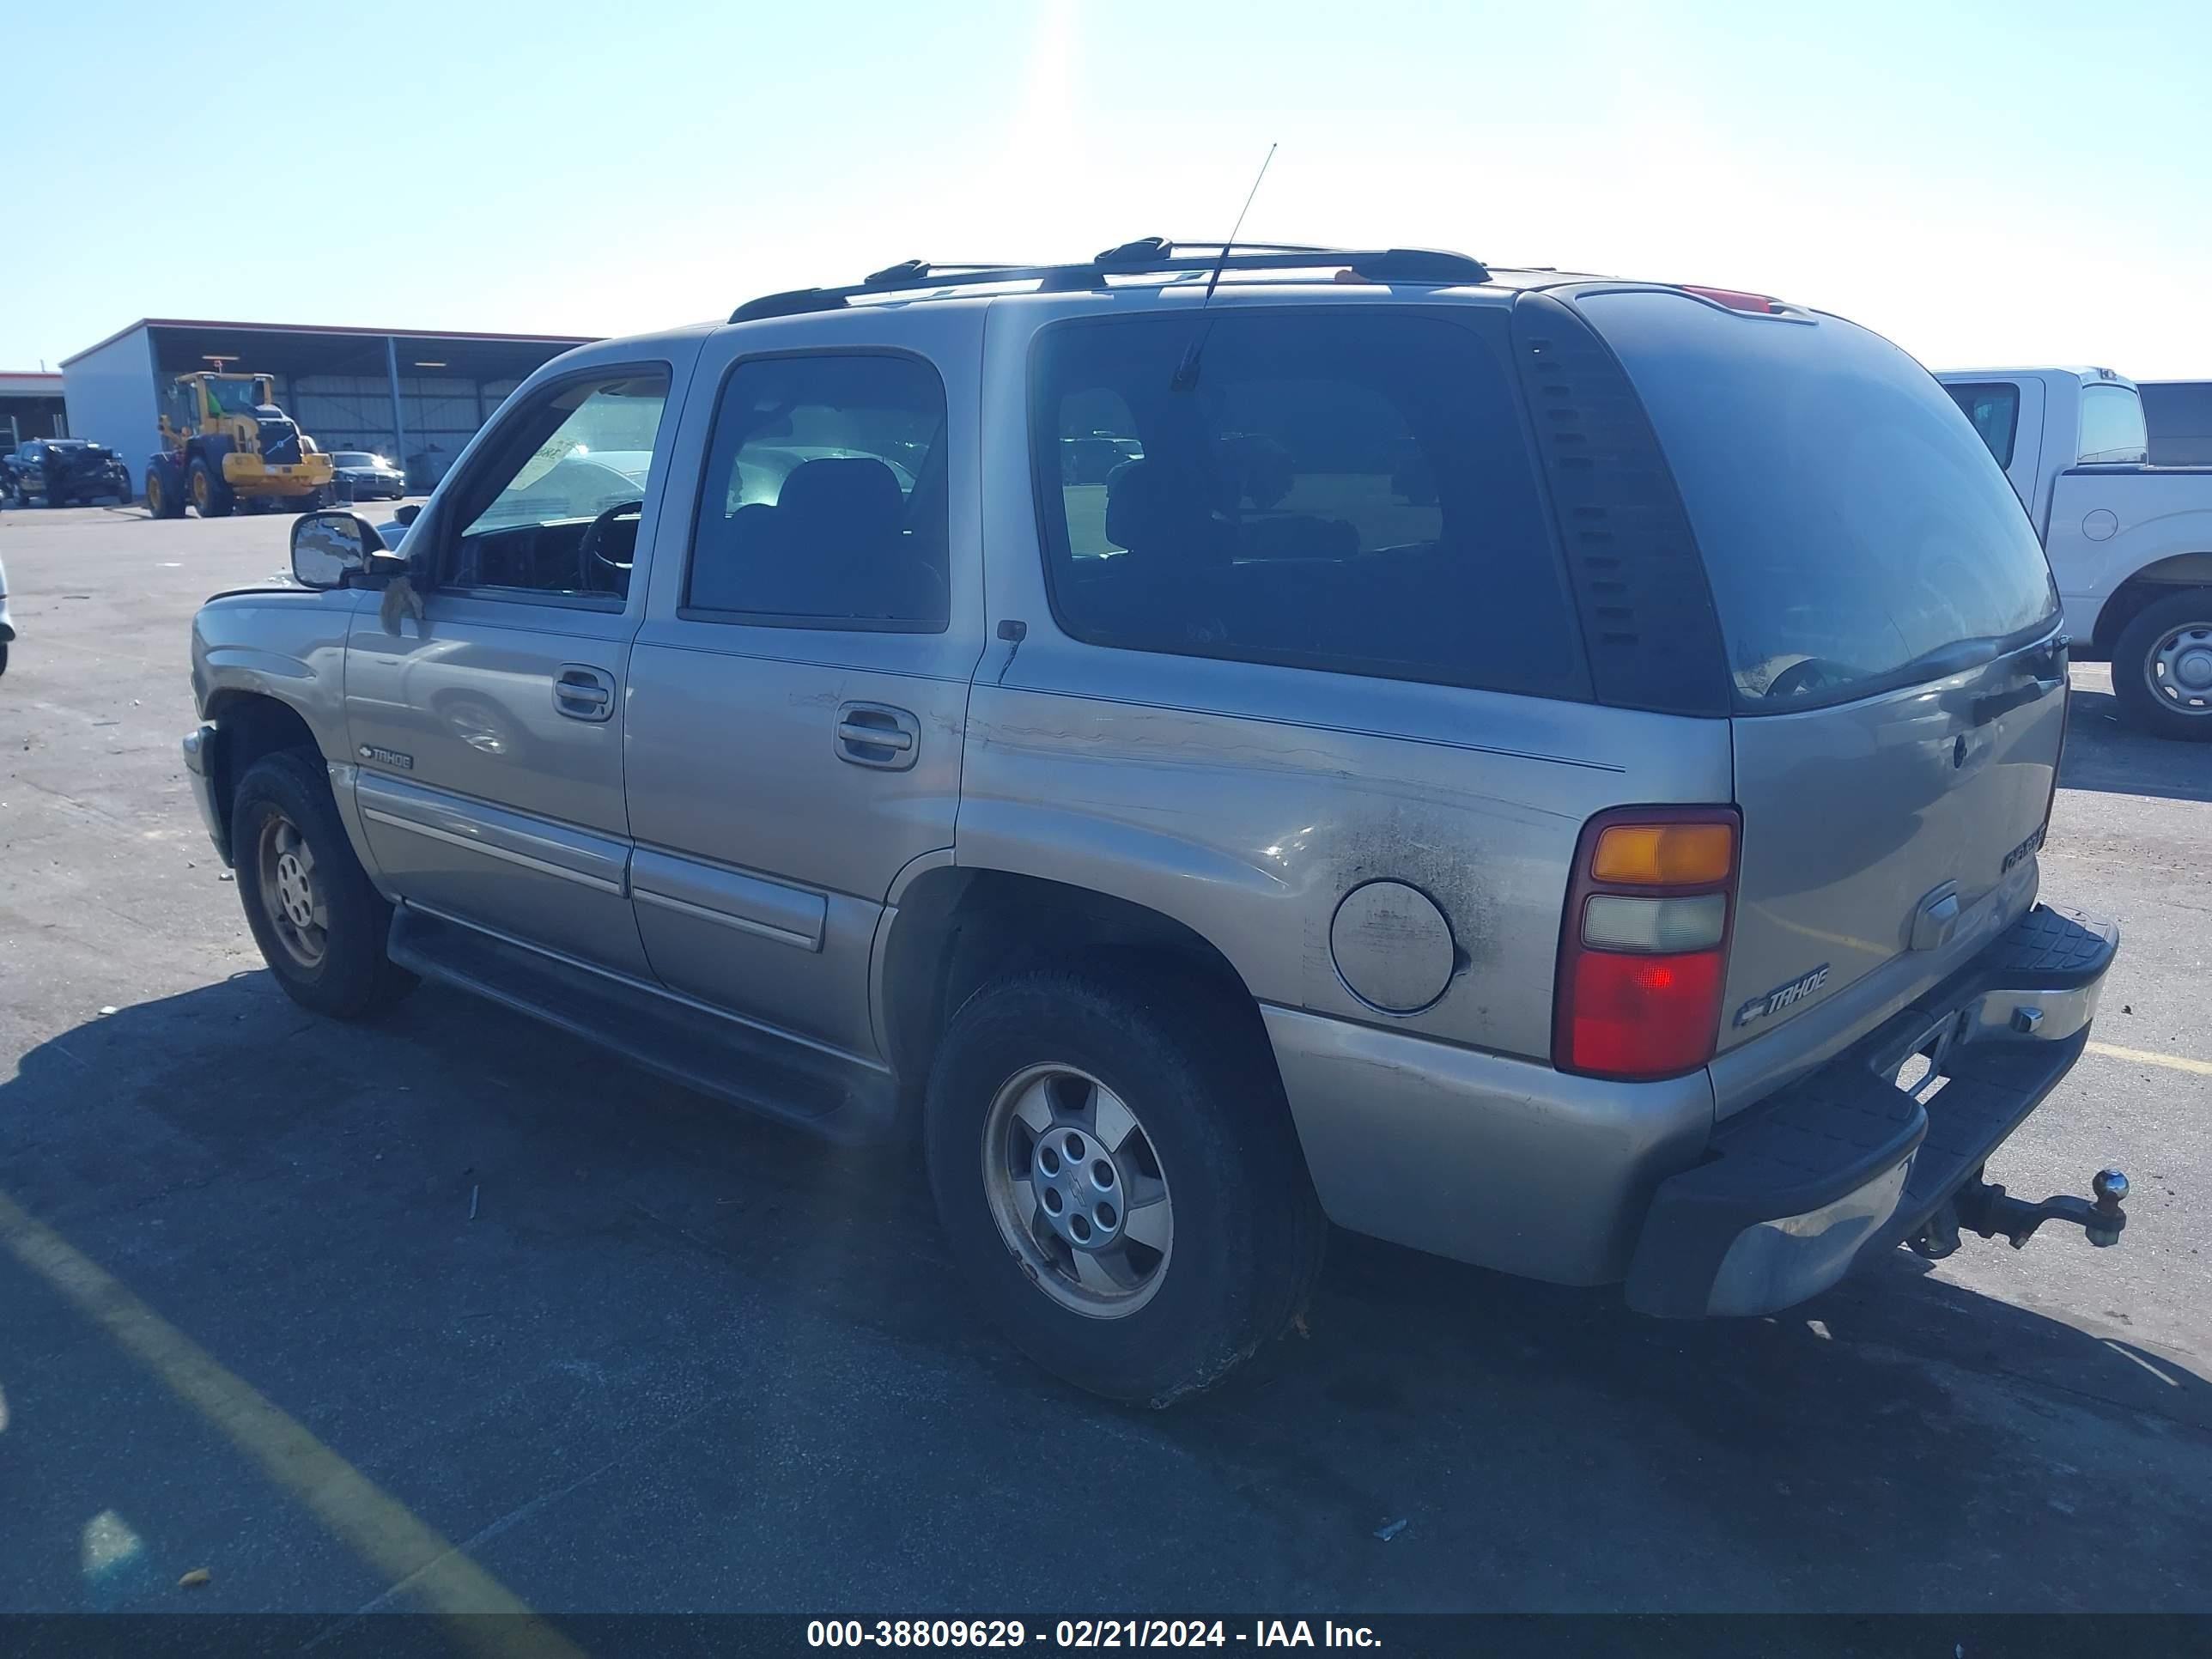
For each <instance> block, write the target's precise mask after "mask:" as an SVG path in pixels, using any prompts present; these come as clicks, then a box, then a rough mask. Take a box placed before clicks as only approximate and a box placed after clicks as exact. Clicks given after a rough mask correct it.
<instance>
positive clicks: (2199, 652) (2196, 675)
mask: <svg viewBox="0 0 2212 1659" xmlns="http://www.w3.org/2000/svg"><path fill="white" fill-rule="evenodd" d="M2112 695H2113V696H2115V697H2116V698H2118V701H2119V705H2120V712H2121V713H2122V714H2125V715H2126V716H2127V717H2128V720H2130V722H2131V723H2132V724H2133V725H2135V726H2137V727H2139V728H2140V729H2142V730H2143V731H2145V732H2149V733H2151V734H2152V735H2153V736H2154V737H2160V738H2179V739H2182V740H2184V741H2194V742H2197V743H2208V742H2212V587H2192V588H2188V589H2185V590H2184V591H2183V592H2178V593H2175V594H2172V596H2170V597H2169V598H2166V599H2160V600H2158V601H2157V602H2156V603H2155V604H2153V605H2145V606H2144V607H2143V608H2142V610H2141V611H2137V612H2136V615H2135V619H2134V620H2133V621H2131V622H2130V623H2128V625H2127V626H2126V627H2125V628H2124V629H2121V630H2120V637H2119V638H2118V640H2117V641H2114V642H2113V645H2112Z"/></svg>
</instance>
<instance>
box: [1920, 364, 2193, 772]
mask: <svg viewBox="0 0 2212 1659" xmlns="http://www.w3.org/2000/svg"><path fill="white" fill-rule="evenodd" d="M1936 379H1937V380H1941V381H1942V383H1943V385H1944V387H1945V389H1946V390H1948V392H1950V394H1951V396H1952V398H1953V399H1954V401H1955V402H1956V403H1957V404H1958V405H1959V407H1960V409H1962V410H1965V411H1966V417H1967V419H1969V420H1971V421H1972V422H1973V423H1974V428H1975V430H1976V431H1978V432H1979V433H1980V434H1981V435H1982V438H1983V440H1984V442H1986V443H1987V444H1988V445H1989V447H1990V451H1991V453H1994V454H1995V455H1996V458H1997V463H1998V465H2001V466H2002V467H2003V468H2004V470H2005V475H2006V476H2007V477H2009V478H2010V479H2011V480H2012V485H2013V488H2014V489H2016V490H2018V491H2019V492H2020V498H2021V501H2022V502H2024V503H2025V504H2026V506H2027V516H2028V518H2029V519H2030V520H2033V523H2034V526H2035V533H2036V534H2037V535H2038V536H2039V537H2040V538H2042V541H2043V545H2044V549H2045V551H2046V552H2047V553H2048V554H2049V555H2050V557H2051V571H2052V574H2055V575H2056V576H2057V579H2058V594H2059V598H2060V599H2062V600H2063V602H2064V605H2065V607H2066V627H2067V631H2068V632H2069V633H2070V634H2071V635H2073V637H2074V655H2075V658H2076V659H2091V660H2094V659H2107V660H2109V661H2110V662H2111V663H2112V691H2113V694H2114V695H2115V696H2117V697H2118V699H2119V703H2120V708H2121V709H2122V711H2123V712H2124V714H2126V715H2127V716H2128V717H2129V719H2130V720H2133V721H2134V722H2135V723H2136V725H2137V726H2141V727H2142V728H2143V729H2144V730H2146V731H2148V732H2155V733H2156V734H2158V735H2159V736H2160V737H2167V738H2195V739H2197V741H2199V742H2205V741H2212V466H2152V465H2149V461H2148V457H2149V453H2150V452H2149V440H2148V436H2147V435H2146V433H2145V429H2144V425H2143V411H2142V398H2141V396H2140V395H2139V394H2138V392H2137V391H2136V384H2135V382H2134V381H2132V380H2125V379H2123V378H2122V377H2121V376H2119V375H2118V374H2113V373H2112V370H2111V369H2109V368H1995V369H1961V370H1957V371H1954V372H1952V373H1948V374H1938V375H1937V376H1936Z"/></svg>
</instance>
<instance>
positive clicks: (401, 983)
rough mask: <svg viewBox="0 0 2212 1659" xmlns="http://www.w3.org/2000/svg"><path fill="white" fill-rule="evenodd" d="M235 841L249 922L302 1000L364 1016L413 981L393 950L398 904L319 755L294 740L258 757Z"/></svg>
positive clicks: (337, 1013)
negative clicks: (390, 940)
mask: <svg viewBox="0 0 2212 1659" xmlns="http://www.w3.org/2000/svg"><path fill="white" fill-rule="evenodd" d="M230 845H231V853H232V856H233V859H234V861H235V862H236V865H237V868H238V896H239V899H240V902H242V903H243V904H244V905H245V907H246V925H247V926H248V927H251V928H252V930H253V939H254V943H256V944H257V945H259V946H260V947H261V955H262V958H263V960H264V961H265V962H267V963H268V964H269V969H270V972H271V973H272V974H274V975H276V982H277V983H278V984H279V985H281V986H283V987H284V990H285V993H286V994H288V995H289V996H290V997H291V999H292V1000H294V1001H295V1002H297V1003H299V1004H300V1005H301V1006H302V1007H306V1008H312V1009H313V1010H314V1011H315V1012H317V1013H319V1014H329V1015H331V1016H333V1017H334V1018H338V1019H358V1018H362V1016H364V1015H367V1014H372V1013H374V1012H378V1011H379V1010H380V1009H382V1008H386V1007H388V1006H391V1005H392V1003H395V1002H397V1001H398V1000H399V999H400V998H401V997H403V996H404V995H406V994H407V993H408V992H409V991H410V990H412V989H414V987H415V976H414V975H411V974H410V973H408V972H407V971H406V970H405V969H401V968H398V967H396V966H394V965H393V963H392V961H391V959H390V958H389V957H386V955H385V953H384V944H385V937H386V933H387V932H388V931H389V930H390V928H391V926H392V907H391V906H390V905H388V904H386V902H384V900H383V898H382V896H380V894H379V893H378V892H377V890H376V889H375V888H374V886H373V885H372V884H370V882H369V879H368V872H366V871H364V870H363V869H362V867H361V860H359V859H357V858H356V857H355V855H354V850H353V843H352V842H349V841H348V840H347V839H346V833H345V827H344V826H343V824H341V823H339V822H338V815H337V807H336V806H335V805H333V804H332V803H331V791H330V784H329V781H328V780H327V779H326V778H325V775H324V772H323V768H322V766H321V764H320V763H319V761H317V760H316V759H314V758H313V757H310V756H309V755H308V754H307V753H306V752H304V751H302V750H295V749H288V750H281V751H279V752H278V753H276V754H274V755H269V756H265V757H263V758H262V759H260V760H258V761H256V762H255V763H253V764H252V766H251V767H249V768H248V769H246V775H245V776H244V777H243V778H241V779H240V780H239V783H238V791H237V793H236V794H235V795H234V796H233V797H232V805H231V814H230Z"/></svg>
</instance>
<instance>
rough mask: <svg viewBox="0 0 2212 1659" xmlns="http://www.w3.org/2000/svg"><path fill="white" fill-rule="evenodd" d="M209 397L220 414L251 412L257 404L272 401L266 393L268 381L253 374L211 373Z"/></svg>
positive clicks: (244, 413) (208, 385)
mask: <svg viewBox="0 0 2212 1659" xmlns="http://www.w3.org/2000/svg"><path fill="white" fill-rule="evenodd" d="M207 389H208V399H209V401H210V403H211V404H214V405H215V410H216V413H217V414H218V415H246V414H250V413H252V410H254V409H255V407H256V406H258V405H259V404H266V403H268V402H270V401H271V400H270V398H268V397H267V396H266V395H264V394H265V393H266V392H267V391H268V382H267V381H265V380H262V379H260V378H259V377H258V375H252V374H210V376H209V377H208V383H207Z"/></svg>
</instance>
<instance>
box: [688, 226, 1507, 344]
mask: <svg viewBox="0 0 2212 1659" xmlns="http://www.w3.org/2000/svg"><path fill="white" fill-rule="evenodd" d="M1217 264H1219V265H1220V266H1221V267H1222V268H1223V269H1224V270H1309V269H1311V268H1312V267H1314V266H1316V265H1339V266H1342V267H1343V268H1345V269H1346V270H1350V271H1351V272H1352V274H1353V275H1354V276H1360V277H1364V278H1365V279H1366V280H1367V281H1369V282H1370V283H1436V284H1437V285H1439V286H1447V287H1456V286H1460V285H1462V284H1473V283H1486V282H1488V281H1489V280H1490V268H1489V267H1488V266H1487V265H1486V264H1483V263H1482V261H1481V260H1480V259H1475V258H1469V257H1468V255H1466V254H1464V253H1452V252H1447V251H1445V250H1443V249H1442V248H1419V247H1389V248H1366V249H1358V248H1330V247H1308V246H1300V245H1299V244H1297V243H1289V242H1232V243H1226V244H1225V243H1221V242H1171V241H1170V240H1167V238H1165V237H1164V236H1146V237H1143V238H1140V239H1139V240H1136V241H1133V242H1124V243H1122V244H1121V246H1118V247H1109V248H1108V249H1106V250H1104V251H1103V252H1101V253H1099V254H1097V256H1096V257H1095V258H1091V260H1089V261H1088V262H1087V263H1085V264H1053V265H992V264H966V265H948V264H931V263H930V262H929V261H928V260H927V259H902V260H901V261H900V262H899V263H898V264H892V265H885V266H884V268H883V269H882V270H878V271H874V272H872V273H871V274H870V275H869V276H866V277H865V278H863V279H862V280H861V281H860V282H859V283H854V284H853V285H851V286H849V287H846V288H799V289H789V290H787V291H786V292H784V293H781V294H764V295H761V297H760V298H758V299H757V300H748V301H745V303H744V304H743V305H741V306H739V307H738V308H737V309H736V310H735V311H733V312H732V313H730V320H731V321H732V322H733V323H745V322H751V321H754V320H756V319H759V318H763V317H795V316H800V315H804V314H805V313H809V312H817V311H841V310H843V309H844V308H845V307H846V306H847V303H848V301H850V300H851V299H853V298H855V297H860V296H866V297H868V298H874V297H877V296H879V295H886V294H896V293H901V292H916V291H921V290H927V291H930V292H936V291H938V290H941V289H951V288H974V287H981V286H987V285H990V284H993V283H1036V285H1037V291H1038V292H1039V293H1042V294H1066V293H1079V292H1081V291H1082V290H1084V289H1097V288H1103V287H1104V286H1105V285H1106V279H1107V278H1108V277H1109V276H1150V275H1156V274H1157V275H1164V274H1168V273H1171V272H1176V271H1207V270H1212V269H1213V268H1214V266H1215V265H1217Z"/></svg>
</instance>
